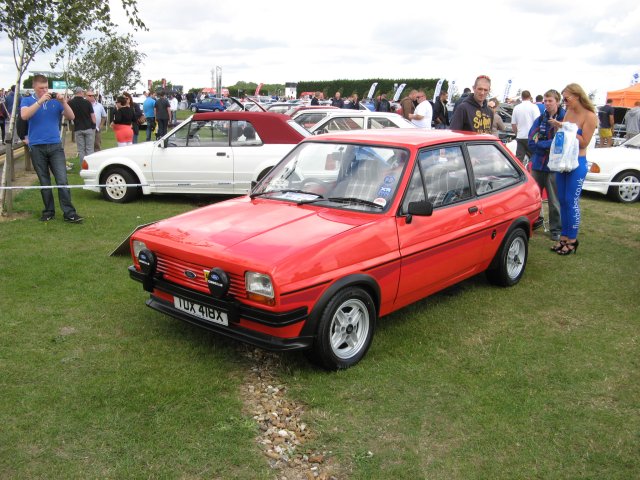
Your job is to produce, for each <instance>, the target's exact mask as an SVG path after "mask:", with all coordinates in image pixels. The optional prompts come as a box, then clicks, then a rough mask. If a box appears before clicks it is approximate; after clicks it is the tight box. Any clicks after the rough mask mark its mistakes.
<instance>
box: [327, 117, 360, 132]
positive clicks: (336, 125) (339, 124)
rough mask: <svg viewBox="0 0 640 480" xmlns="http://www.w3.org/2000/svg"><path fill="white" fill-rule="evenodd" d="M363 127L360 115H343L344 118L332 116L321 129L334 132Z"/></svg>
mask: <svg viewBox="0 0 640 480" xmlns="http://www.w3.org/2000/svg"><path fill="white" fill-rule="evenodd" d="M363 128H364V118H362V117H355V118H351V117H344V118H332V119H331V120H329V121H328V122H327V123H326V124H325V126H324V127H323V130H326V131H328V132H335V131H340V130H362V129H363Z"/></svg>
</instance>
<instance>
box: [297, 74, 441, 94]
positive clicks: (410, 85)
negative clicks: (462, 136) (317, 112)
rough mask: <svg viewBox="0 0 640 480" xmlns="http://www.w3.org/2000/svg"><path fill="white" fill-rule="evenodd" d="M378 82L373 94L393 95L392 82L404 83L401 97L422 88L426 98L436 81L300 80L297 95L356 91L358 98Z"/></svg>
mask: <svg viewBox="0 0 640 480" xmlns="http://www.w3.org/2000/svg"><path fill="white" fill-rule="evenodd" d="M374 82H378V86H377V87H376V91H375V93H374V96H376V95H379V94H381V93H386V94H387V97H389V98H391V97H392V96H393V93H394V90H393V84H394V83H396V84H398V85H401V84H403V83H406V84H407V85H406V87H405V88H404V90H403V93H402V97H404V96H406V94H407V93H409V92H410V91H411V90H413V89H416V90H424V91H425V93H426V94H427V98H430V97H432V96H433V92H434V91H435V89H436V84H437V83H438V79H437V78H398V79H363V80H346V79H342V80H329V81H324V82H312V81H301V82H298V95H300V93H302V92H322V93H323V94H324V98H332V97H333V96H334V95H335V93H336V92H340V94H341V95H342V96H343V97H348V96H350V95H352V94H353V93H357V94H358V96H359V97H360V98H363V97H364V96H366V95H367V93H369V89H370V88H371V84H372V83H374ZM447 86H448V85H447V81H446V80H445V82H444V84H443V85H442V88H443V90H445V91H446V89H447Z"/></svg>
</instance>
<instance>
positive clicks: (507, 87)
mask: <svg viewBox="0 0 640 480" xmlns="http://www.w3.org/2000/svg"><path fill="white" fill-rule="evenodd" d="M511 83H512V82H511V79H509V80H507V85H506V86H505V87H504V95H503V96H502V101H503V102H506V101H507V98H509V91H510V90H511Z"/></svg>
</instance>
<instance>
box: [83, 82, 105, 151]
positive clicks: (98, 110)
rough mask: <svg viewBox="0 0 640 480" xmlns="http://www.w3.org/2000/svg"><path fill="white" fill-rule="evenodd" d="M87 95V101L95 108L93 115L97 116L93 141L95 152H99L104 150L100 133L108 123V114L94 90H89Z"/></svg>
mask: <svg viewBox="0 0 640 480" xmlns="http://www.w3.org/2000/svg"><path fill="white" fill-rule="evenodd" d="M85 95H86V97H87V100H89V102H91V105H92V106H93V113H94V114H95V116H96V136H95V138H94V140H93V151H94V152H99V151H100V150H102V137H101V136H100V132H101V131H102V129H103V128H104V126H105V124H106V123H107V112H106V110H105V109H104V107H103V106H102V104H101V103H100V102H98V100H97V99H96V94H95V93H94V91H93V90H91V89H89V90H87V93H86V94H85Z"/></svg>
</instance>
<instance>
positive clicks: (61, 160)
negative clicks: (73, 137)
mask: <svg viewBox="0 0 640 480" xmlns="http://www.w3.org/2000/svg"><path fill="white" fill-rule="evenodd" d="M29 150H30V151H31V162H32V163H33V168H34V169H35V171H36V174H37V175H38V180H39V181H40V185H42V186H43V187H49V186H51V175H50V174H49V171H51V173H53V176H54V178H55V179H56V183H57V184H58V185H69V182H68V181H67V160H66V158H65V156H64V150H63V148H62V144H61V143H50V144H46V145H29ZM40 194H41V195H42V201H43V202H44V210H43V211H42V214H43V215H51V216H53V215H55V214H56V207H55V204H54V202H53V190H52V189H50V188H43V189H42V190H40ZM58 200H59V201H60V208H62V213H63V214H64V217H65V218H67V217H70V216H72V215H74V214H75V213H76V209H75V208H74V207H73V204H72V203H71V190H69V189H68V188H58Z"/></svg>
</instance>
